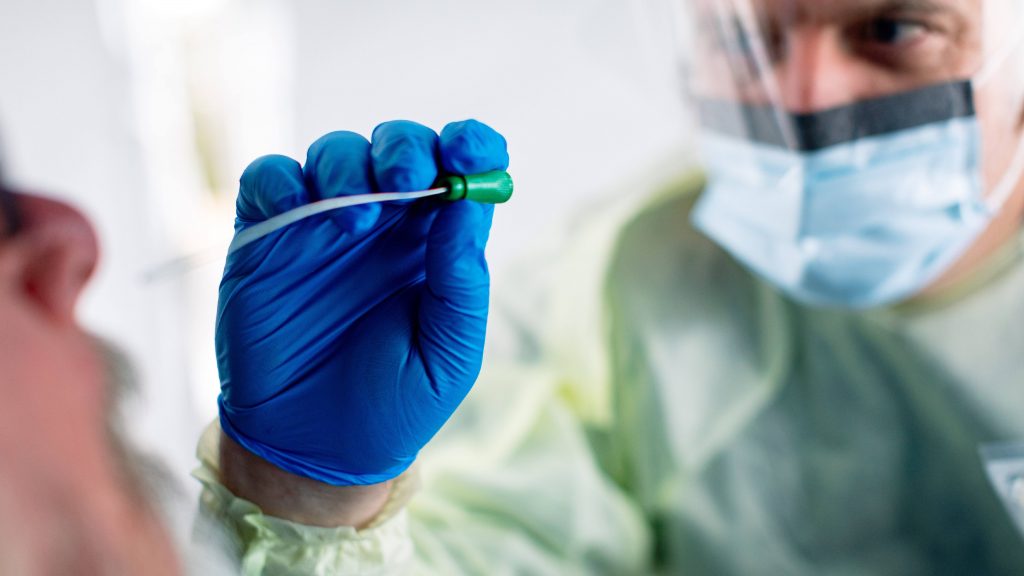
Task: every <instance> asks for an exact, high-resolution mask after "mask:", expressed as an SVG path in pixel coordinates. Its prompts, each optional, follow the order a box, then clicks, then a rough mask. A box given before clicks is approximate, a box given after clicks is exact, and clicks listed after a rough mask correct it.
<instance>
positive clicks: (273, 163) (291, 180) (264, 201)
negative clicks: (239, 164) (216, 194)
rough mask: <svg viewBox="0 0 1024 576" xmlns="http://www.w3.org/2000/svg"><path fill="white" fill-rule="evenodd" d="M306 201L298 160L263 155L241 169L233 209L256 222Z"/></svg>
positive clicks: (242, 217) (307, 199)
mask: <svg viewBox="0 0 1024 576" xmlns="http://www.w3.org/2000/svg"><path fill="white" fill-rule="evenodd" d="M308 202H309V193H308V192H307V190H306V185H305V182H304V180H303V176H302V167H301V166H299V163H298V162H296V161H295V160H292V159H291V158H288V157H286V156H277V155H272V156H263V157H261V158H257V159H256V160H254V161H253V163H252V164H249V167H248V168H246V169H245V172H243V173H242V178H241V179H240V181H239V188H238V200H237V201H236V202H235V211H236V213H237V215H238V218H240V219H242V220H248V221H252V222H258V221H263V220H266V219H268V218H271V217H273V216H276V215H278V214H281V213H283V212H287V211H289V210H291V209H293V208H298V207H299V206H302V205H303V204H306V203H308Z"/></svg>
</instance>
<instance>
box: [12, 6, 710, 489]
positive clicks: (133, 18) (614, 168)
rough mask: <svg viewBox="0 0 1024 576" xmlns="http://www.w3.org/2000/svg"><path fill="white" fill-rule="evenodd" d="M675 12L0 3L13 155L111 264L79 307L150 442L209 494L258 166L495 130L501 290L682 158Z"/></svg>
mask: <svg viewBox="0 0 1024 576" xmlns="http://www.w3.org/2000/svg"><path fill="white" fill-rule="evenodd" d="M667 4H668V3H667V2H658V1H656V0H544V1H541V0H518V1H517V2H507V1H500V2H499V1H496V0H495V1H487V0H434V1H432V2H413V1H412V0H405V1H399V0H374V1H371V0H362V1H355V0H4V2H3V3H0V138H2V159H3V164H4V167H5V170H6V171H7V175H8V176H9V178H10V179H11V180H12V182H13V183H14V184H15V185H16V186H19V187H21V188H22V189H25V190H30V191H36V192H40V193H45V194H48V195H52V196H56V197H60V198H63V199H66V200H69V201H71V202H72V203H74V204H75V205H77V206H79V207H80V208H81V209H83V210H84V211H85V212H86V213H87V214H88V215H89V217H90V218H91V219H92V221H93V223H94V224H95V226H96V227H97V229H98V232H99V236H100V239H101V242H102V246H103V260H102V263H101V268H100V270H99V273H98V276H97V278H96V279H95V281H94V283H93V284H92V287H91V288H90V289H89V291H88V293H87V294H86V297H85V300H84V303H83V306H82V307H81V309H80V315H81V317H82V320H83V322H84V324H85V325H86V326H87V327H88V328H89V329H90V330H93V331H95V332H96V333H98V334H100V335H102V336H104V337H106V338H107V339H109V340H111V341H113V342H115V343H116V344H118V345H119V346H120V347H121V348H123V349H124V350H125V351H126V352H127V353H128V354H129V355H130V356H131V358H132V359H133V360H134V361H135V364H136V368H137V372H138V376H139V379H140V382H141V390H140V394H139V395H138V397H137V398H135V399H134V400H133V401H132V404H131V406H130V409H129V410H128V411H127V414H128V416H129V419H130V420H129V423H128V424H129V429H130V431H131V433H132V435H133V436H134V438H135V440H136V441H137V442H138V443H139V444H140V445H142V446H143V447H144V448H147V449H150V450H152V451H155V452H156V453H158V454H159V455H160V456H161V457H163V458H164V459H165V460H166V461H167V462H168V463H169V464H170V466H171V468H172V470H173V472H174V474H175V476H176V477H178V478H179V479H180V480H181V482H182V484H183V485H184V486H186V487H188V489H189V490H195V489H196V487H194V486H192V484H193V483H191V482H188V481H187V480H186V478H187V474H188V472H189V471H190V470H191V468H192V467H193V466H194V456H193V451H194V445H195V440H196V438H197V437H198V434H199V432H200V430H201V429H202V427H203V426H205V425H206V423H208V422H209V421H210V420H211V419H212V418H214V416H215V414H216V396H217V392H218V380H217V370H216V364H215V358H214V353H213V322H214V312H215V308H216V298H217V283H218V281H219V276H220V271H221V268H220V266H221V263H222V259H223V254H224V251H225V248H226V246H227V244H228V242H229V240H230V234H231V230H232V223H233V202H234V196H235V193H236V188H237V179H238V176H239V175H240V174H241V172H242V170H243V169H244V168H245V166H246V165H247V164H248V163H249V162H250V161H251V160H253V159H254V158H256V157H258V156H261V155H264V154H268V153H280V154H287V155H290V156H293V157H295V158H297V159H299V160H300V161H303V160H304V158H305V150H306V148H307V146H308V145H309V144H310V143H312V142H313V141H314V140H315V139H316V138H317V137H319V136H320V135H322V134H324V133H326V132H330V131H333V130H342V129H344V130H353V131H356V132H360V133H362V134H364V135H366V136H369V134H370V132H371V130H372V129H373V127H374V126H375V125H376V124H378V123H379V122H382V121H385V120H390V119H398V118H402V119H410V120H416V121H418V122H421V123H423V124H426V125H428V126H430V127H432V128H434V129H436V130H440V129H441V128H442V127H443V126H444V125H445V124H446V123H447V122H450V121H454V120H462V119H465V118H476V119H479V120H481V121H483V122H486V123H488V124H490V125H491V126H493V127H495V128H496V129H497V130H499V131H500V132H502V133H503V134H504V135H505V136H506V138H507V139H508V142H509V149H510V154H511V157H512V166H511V168H510V171H511V172H512V173H513V175H514V176H515V178H516V183H517V197H516V198H515V200H514V201H513V202H512V203H511V204H509V205H506V206H503V207H501V208H500V209H499V210H498V212H497V217H496V221H495V227H494V231H493V233H492V236H491V237H492V242H491V245H490V248H489V251H490V252H489V257H490V261H491V266H492V270H493V271H494V274H495V276H496V277H497V278H500V276H501V274H502V272H503V270H506V269H507V268H508V267H509V266H510V263H512V262H514V261H515V259H516V258H517V256H520V255H522V254H524V253H525V252H526V251H527V250H530V249H536V247H537V245H538V244H542V245H547V243H548V241H549V239H550V238H551V237H552V234H554V235H555V236H557V233H558V231H562V230H564V229H565V228H564V227H565V224H566V222H567V221H569V220H570V219H571V218H572V216H573V214H575V213H578V212H579V211H580V210H582V209H584V208H585V207H586V205H588V204H591V203H593V202H598V201H600V199H601V198H602V196H603V195H605V194H608V193H610V191H617V192H618V193H622V190H624V189H625V190H628V188H623V184H624V183H626V182H628V180H629V179H630V178H631V177H633V176H635V175H637V174H641V173H644V171H646V170H649V169H651V167H653V166H666V165H671V161H669V162H668V164H666V159H669V160H670V159H671V158H672V157H673V155H675V154H679V152H678V151H679V150H680V149H682V148H684V147H685V146H687V144H688V134H689V133H690V130H689V129H688V121H687V118H686V115H685V109H684V106H683V101H682V98H681V87H680V82H679V73H678V69H679V66H678V62H677V59H676V55H675V53H674V48H673V47H674V42H673V38H672V34H673V29H672V24H671V11H670V10H669V8H668V5H667ZM552 245H554V244H552ZM197 255H198V256H197ZM183 258H184V259H185V260H183Z"/></svg>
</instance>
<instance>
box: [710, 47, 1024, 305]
mask: <svg viewBox="0 0 1024 576" xmlns="http://www.w3.org/2000/svg"><path fill="white" fill-rule="evenodd" d="M1008 55H1009V50H1007V51H1006V54H1004V57H1003V58H1000V59H999V60H993V61H992V64H993V66H990V67H988V68H987V69H986V70H985V71H984V72H983V73H982V74H983V75H984V76H986V77H990V76H991V74H992V71H993V70H994V69H998V67H999V66H1000V65H1001V64H1002V63H1003V62H1004V61H1005V59H1006V58H1005V57H1006V56H1008ZM982 83H984V80H983V79H982V78H981V77H980V76H979V77H978V78H975V79H973V80H967V81H956V82H945V83H940V84H936V85H932V86H928V87H925V88H920V89H917V90H913V91H909V92H905V93H900V94H895V95H890V96H886V97H881V98H876V99H872V100H867V101H861V102H856V103H853V104H850V105H846V106H842V107H839V108H832V109H828V110H825V111H821V112H814V113H808V114H799V115H793V114H788V113H785V112H783V111H782V109H781V107H780V106H779V105H777V104H776V105H773V104H765V105H756V104H748V103H744V102H743V101H741V99H717V100H710V99H705V100H702V101H701V102H700V112H701V123H702V126H703V128H704V131H703V132H704V139H703V141H702V147H703V150H704V159H705V165H706V168H707V170H708V175H709V184H708V187H707V189H706V191H705V193H704V195H703V196H702V198H701V200H700V202H699V203H698V205H697V207H696V209H695V211H694V213H693V222H694V224H695V225H696V226H697V227H698V228H699V229H700V230H702V231H703V232H704V233H705V234H706V235H708V236H709V237H710V238H712V239H713V240H715V241H716V242H717V243H718V244H719V245H721V246H722V247H723V248H724V249H726V250H727V251H728V252H730V253H731V254H732V255H733V256H734V257H735V258H737V259H738V260H739V261H740V262H742V263H743V264H744V265H746V266H747V267H749V268H750V269H751V270H753V271H754V272H755V273H757V274H758V275H760V276H762V277H763V278H765V279H767V280H768V281H769V282H771V283H772V284H774V285H776V286H777V287H779V288H780V289H781V290H782V291H784V292H785V293H787V294H788V295H789V296H791V297H792V298H794V299H796V300H798V301H800V302H803V303H806V304H810V305H819V306H833V307H843V308H869V307H874V306H880V305H886V304H890V303H894V302H898V301H900V300H903V299H906V298H908V297H911V296H913V295H915V294H917V293H918V292H920V291H921V290H922V289H924V288H926V287H927V286H929V285H930V284H932V283H933V282H934V281H936V280H937V279H938V278H939V277H940V276H941V275H942V274H943V273H944V272H946V271H947V270H948V269H949V268H950V267H951V266H952V265H953V264H954V263H955V262H956V261H957V260H958V259H959V258H960V257H961V256H962V255H963V254H964V252H965V251H966V250H967V249H968V248H969V247H970V246H971V245H972V244H973V243H974V242H975V241H976V240H977V238H978V237H979V235H980V234H981V233H982V232H983V231H984V230H985V229H986V228H987V226H988V225H989V223H990V222H991V221H992V219H993V217H994V216H995V215H996V214H997V213H998V211H999V210H1000V208H1001V207H1002V205H1003V204H1004V203H1005V201H1006V199H1007V198H1008V197H1009V196H1010V195H1011V194H1012V192H1013V191H1014V190H1015V188H1016V184H1017V182H1018V181H1019V180H1020V177H1021V175H1022V172H1024V147H1019V149H1018V151H1017V153H1016V154H1015V158H1014V160H1013V162H1012V166H1011V168H1010V169H1009V170H1008V171H1007V173H1006V174H1005V175H1004V177H1003V179H1002V181H1001V183H999V184H998V185H997V186H996V188H995V189H993V190H992V191H991V193H989V194H987V195H986V194H985V187H984V180H983V177H982V162H981V128H980V125H979V122H978V118H977V115H976V110H975V105H974V94H975V93H976V91H977V90H978V88H979V87H980V84H982ZM769 101H775V102H777V100H774V99H770V98H769Z"/></svg>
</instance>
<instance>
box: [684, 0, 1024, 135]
mask: <svg viewBox="0 0 1024 576" xmlns="http://www.w3.org/2000/svg"><path fill="white" fill-rule="evenodd" d="M673 1H674V2H676V3H677V8H678V9H677V11H676V13H677V15H678V16H679V20H680V22H681V24H682V25H683V27H682V29H683V30H685V31H686V32H685V33H684V34H682V35H680V38H681V41H682V42H681V45H680V48H681V54H682V57H683V61H684V62H685V67H684V70H685V75H686V81H687V82H686V83H687V87H688V92H689V95H690V96H691V98H692V99H693V101H694V103H695V105H696V106H697V110H698V112H699V119H700V124H701V126H702V128H703V129H704V132H705V133H710V134H716V135H724V136H727V137H729V138H733V139H737V138H738V139H742V140H746V141H752V142H755V143H757V144H760V145H765V146H769V147H772V148H777V149H782V150H788V151H795V152H801V153H804V152H815V151H818V150H822V149H826V148H829V147H831V146H835V145H838V144H842V143H845V142H849V141H852V140H857V139H862V138H865V137H871V136H877V135H885V134H887V133H890V132H895V131H900V130H906V129H911V128H914V127H916V126H921V125H927V124H929V123H935V122H943V121H948V120H953V119H956V118H969V117H973V116H975V115H977V114H978V112H979V110H978V109H979V107H984V106H987V105H991V106H1002V107H1004V108H1007V109H1006V110H1005V112H1006V114H1005V118H1004V119H1002V120H998V119H997V120H996V123H999V122H1001V123H1002V125H1003V127H1006V126H1008V125H1009V124H1011V123H1012V122H1011V121H1015V120H1017V117H1016V116H1017V115H1016V114H1013V112H1014V111H1013V110H1011V109H1009V106H1008V104H1013V105H1014V106H1017V105H1019V104H1020V103H1021V102H1020V101H1019V100H1016V97H1017V96H1020V92H1021V81H1020V79H1021V76H1022V74H1021V72H1024V66H1021V64H1022V62H1021V61H1020V58H1019V57H1018V54H1017V52H1018V50H1017V49H1018V48H1019V42H1018V38H1017V36H1019V30H1020V29H1021V26H1020V23H1021V22H1022V19H1021V14H1022V13H1024V9H1022V8H1024V6H1022V5H1024V2H1020V1H1019V0H829V1H827V2H825V1H822V0H673ZM990 80H991V81H990ZM990 86H991V87H992V90H993V91H996V92H998V93H999V95H1000V96H998V97H988V96H985V95H981V94H979V93H978V92H979V90H981V89H986V90H987V89H988V88H989V87H990ZM1016 112H1017V113H1018V114H1019V110H1016Z"/></svg>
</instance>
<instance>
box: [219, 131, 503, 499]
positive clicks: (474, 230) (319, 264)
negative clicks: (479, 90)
mask: <svg viewBox="0 0 1024 576" xmlns="http://www.w3.org/2000/svg"><path fill="white" fill-rule="evenodd" d="M438 164H440V168H442V169H443V170H444V171H447V172H450V173H456V174H473V173H479V172H486V171H489V170H504V169H506V168H507V166H508V154H507V152H506V145H505V139H504V138H503V137H502V136H501V135H499V134H498V133H497V132H495V131H494V130H492V129H491V128H489V127H487V126H485V125H484V124H481V123H479V122H476V121H473V120H469V121H466V122H458V123H454V124H450V125H448V126H447V127H446V128H445V129H444V130H443V131H442V132H441V135H440V137H438V135H437V134H435V133H434V132H433V131H432V130H430V129H428V128H426V127H424V126H421V125H419V124H415V123H412V122H404V121H400V122H389V123H385V124H382V125H380V126H378V127H377V128H376V129H375V130H374V132H373V136H372V144H371V143H369V142H367V141H366V140H365V139H364V138H363V137H361V136H359V135H357V134H353V133H350V132H335V133H332V134H328V135H326V136H324V137H323V138H321V139H320V140H318V141H317V142H316V143H314V144H313V145H312V146H311V147H310V149H309V152H308V156H307V158H306V164H305V166H300V165H299V164H298V162H295V161H294V160H291V159H289V158H285V157H281V156H267V157H263V158H260V159H258V160H256V161H255V162H253V163H252V164H251V165H250V166H249V167H248V168H247V169H246V170H245V173H244V174H243V175H242V178H241V188H240V191H239V195H238V202H237V220H236V223H235V233H236V234H237V233H238V232H240V231H242V230H245V229H246V227H247V226H251V225H253V224H255V223H258V222H260V221H263V220H265V219H267V218H270V217H272V216H274V215H276V214H280V213H282V212H285V211H287V210H290V209H293V208H295V207H297V206H299V205H302V204H304V203H308V202H313V201H316V200H321V199H324V198H330V197H335V196H341V195H349V194H366V193H370V192H373V191H387V192H404V191H413V190H425V189H427V188H429V187H430V185H431V184H432V183H433V181H434V179H435V178H436V177H437V175H438V169H439V166H438ZM492 212H493V206H488V205H483V204H478V203H476V202H468V201H461V202H445V201H442V200H436V199H425V200H420V201H415V202H404V203H387V204H368V205H362V206H354V207H350V208H344V209H341V210H337V211H334V212H328V213H326V214H323V215H320V216H314V217H312V218H309V219H307V220H304V221H301V222H298V223H296V224H293V225H291V226H288V227H286V228H283V229H281V230H278V231H277V232H274V233H273V234H271V235H269V236H267V237H265V238H262V239H261V240H259V241H257V242H254V243H253V244H250V245H248V246H245V247H243V248H242V249H241V250H239V251H237V252H235V253H234V254H231V255H230V256H229V257H228V259H227V264H226V266H225V270H224V278H223V280H222V281H221V286H220V301H219V303H218V309H217V328H216V347H217V365H218V368H219V370H220V380H221V395H220V399H219V405H220V421H221V426H222V427H223V429H224V432H225V433H226V434H227V435H228V436H229V437H231V438H233V439H234V440H235V441H236V442H238V443H239V444H241V445H242V446H243V447H245V448H246V449H248V450H249V451H251V452H253V453H255V454H256V455H258V456H261V457H262V458H264V459H266V460H268V461H270V462H271V463H273V464H275V465H277V466H278V467H280V468H283V469H284V470H287V471H289V472H293V473H295V474H299V475H302V476H306V477H309V478H313V479H315V480H319V481H321V482H326V483H328V484H334V485H353V484H375V483H378V482H383V481H385V480H389V479H391V478H394V477H395V476H397V475H399V474H401V473H402V471H404V470H405V469H406V468H407V467H408V466H409V465H410V464H411V463H412V462H413V460H414V459H415V458H416V454H417V452H418V451H419V450H420V448H422V447H423V446H424V445H425V444H426V443H427V442H428V441H429V440H430V439H431V438H432V437H433V436H434V434H435V433H437V431H438V430H439V429H440V428H441V426H442V425H443V424H444V423H445V421H447V419H448V418H449V417H450V416H451V414H452V413H453V412H454V411H455V409H456V407H458V405H459V403H460V402H461V401H462V399H463V398H464V397H465V396H466V394H467V393H468V392H469V390H470V388H471V387H472V385H473V383H474V381H475V380H476V377H477V375H478V374H479V371H480V364H481V361H482V355H483V352H482V351H483V344H484V332H485V326H486V323H487V309H488V292H489V285H490V281H489V276H488V272H487V263H486V261H485V260H484V246H485V244H486V243H487V236H488V233H489V230H490V225H491V216H492Z"/></svg>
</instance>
